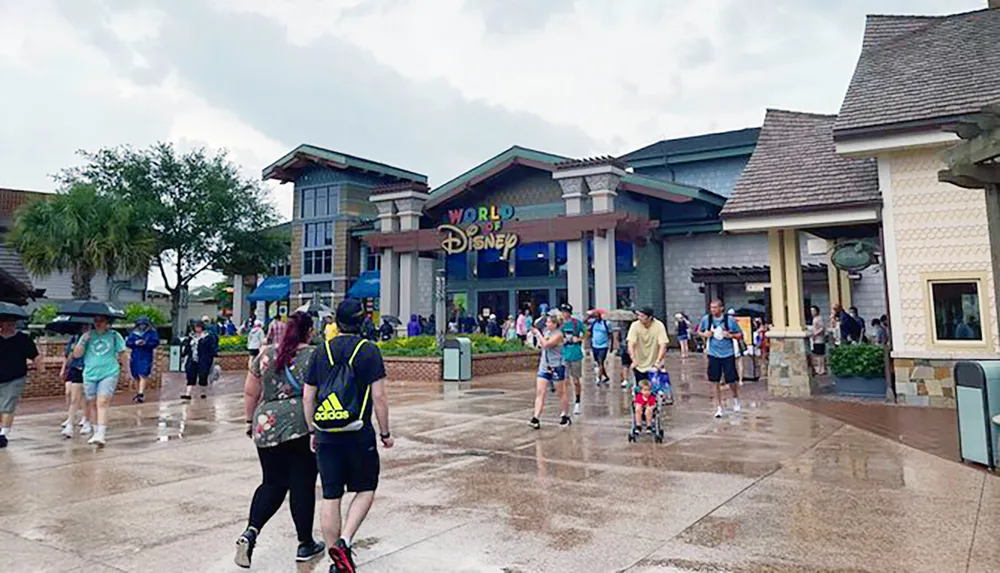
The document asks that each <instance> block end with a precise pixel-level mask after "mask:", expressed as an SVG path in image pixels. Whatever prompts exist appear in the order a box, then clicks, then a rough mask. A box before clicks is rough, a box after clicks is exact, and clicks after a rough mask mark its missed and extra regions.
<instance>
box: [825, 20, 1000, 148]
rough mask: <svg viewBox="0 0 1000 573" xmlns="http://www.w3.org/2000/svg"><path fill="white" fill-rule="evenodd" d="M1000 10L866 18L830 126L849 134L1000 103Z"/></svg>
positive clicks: (951, 114) (967, 111)
mask: <svg viewBox="0 0 1000 573" xmlns="http://www.w3.org/2000/svg"><path fill="white" fill-rule="evenodd" d="M998 41H1000V10H996V9H994V10H979V11H976V12H967V13H964V14H954V15H951V16H941V17H912V16H869V17H868V21H867V23H866V28H865V39H864V42H863V47H862V51H861V57H860V58H859V59H858V65H857V67H856V68H855V70H854V77H853V78H851V84H850V86H849V87H848V89H847V95H846V96H845V97H844V103H843V105H842V106H841V108H840V115H839V118H838V120H837V124H836V131H837V137H838V138H840V137H841V136H844V135H849V134H847V133H844V132H847V131H850V130H856V129H862V128H873V127H882V126H889V125H892V124H898V123H907V122H914V121H924V120H934V119H939V118H940V119H944V118H949V117H953V116H956V115H963V114H966V113H971V112H975V111H978V110H979V109H981V108H982V107H983V106H984V105H986V104H989V103H994V102H997V101H1000V50H998V49H997V44H998Z"/></svg>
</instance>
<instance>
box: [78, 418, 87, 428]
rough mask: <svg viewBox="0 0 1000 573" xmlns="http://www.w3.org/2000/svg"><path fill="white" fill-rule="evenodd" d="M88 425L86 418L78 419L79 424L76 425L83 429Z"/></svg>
mask: <svg viewBox="0 0 1000 573" xmlns="http://www.w3.org/2000/svg"><path fill="white" fill-rule="evenodd" d="M89 423H90V421H89V420H87V419H86V418H80V423H79V424H77V425H78V426H80V427H83V426H86V425H87V424H89Z"/></svg>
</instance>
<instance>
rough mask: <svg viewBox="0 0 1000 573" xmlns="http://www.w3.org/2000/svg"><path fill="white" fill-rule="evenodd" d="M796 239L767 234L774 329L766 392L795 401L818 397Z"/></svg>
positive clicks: (793, 234) (792, 233) (785, 233)
mask: <svg viewBox="0 0 1000 573" xmlns="http://www.w3.org/2000/svg"><path fill="white" fill-rule="evenodd" d="M798 235H799V234H798V231H797V230H795V229H788V230H770V231H768V244H769V247H770V255H771V304H772V310H771V313H772V316H773V317H774V328H773V329H772V330H771V331H769V332H768V339H769V340H770V343H771V350H770V355H769V358H768V364H767V391H768V394H770V395H771V396H779V397H791V398H796V397H806V396H812V395H815V394H817V393H818V387H817V385H816V381H815V380H813V377H812V368H811V367H810V365H809V333H808V332H807V330H806V328H805V316H804V309H803V306H802V303H803V297H802V264H801V255H800V253H799V236H798ZM779 325H780V326H779Z"/></svg>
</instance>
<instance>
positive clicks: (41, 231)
mask: <svg viewBox="0 0 1000 573" xmlns="http://www.w3.org/2000/svg"><path fill="white" fill-rule="evenodd" d="M66 183H67V185H66V187H65V190H64V191H63V192H61V193H59V194H56V195H53V196H52V197H50V198H46V199H42V200H40V201H35V202H33V203H30V204H28V205H27V206H25V207H23V208H22V209H20V210H19V211H18V213H17V215H16V218H15V220H14V227H13V229H12V231H11V233H10V236H9V241H10V243H11V245H13V247H14V248H15V249H16V250H17V251H18V253H20V255H21V260H22V261H23V262H24V265H25V266H26V267H27V268H28V270H30V271H31V272H32V273H34V274H36V275H48V274H51V273H54V272H65V271H70V272H71V273H72V277H73V278H72V280H73V298H75V299H80V300H85V299H90V298H91V290H90V284H91V281H92V280H93V278H94V275H96V274H97V272H98V271H101V270H103V271H105V272H107V273H108V275H112V274H125V275H136V274H145V273H146V272H147V270H148V269H149V262H150V260H151V258H152V257H153V255H154V253H155V251H154V247H155V240H154V237H153V235H152V234H151V233H150V232H149V231H148V229H147V228H146V227H144V226H143V225H142V224H141V223H140V220H139V218H138V216H137V213H136V211H135V209H133V208H132V207H131V206H130V205H129V204H128V203H123V202H120V201H117V200H115V199H114V198H113V197H109V196H105V195H101V194H99V193H98V192H97V190H96V188H95V187H94V186H93V185H90V184H87V183H85V182H81V181H78V180H73V179H72V178H70V179H67V180H66Z"/></svg>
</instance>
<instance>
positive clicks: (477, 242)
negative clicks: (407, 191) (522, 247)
mask: <svg viewBox="0 0 1000 573" xmlns="http://www.w3.org/2000/svg"><path fill="white" fill-rule="evenodd" d="M513 217H514V207H513V206H511V205H488V206H484V207H478V208H469V209H452V210H450V211H448V216H447V223H445V224H443V225H441V226H439V227H438V231H439V232H442V233H445V237H444V239H442V240H441V248H442V249H443V250H444V252H446V253H448V254H449V255H456V254H460V253H465V252H468V251H482V250H485V249H497V250H499V251H500V258H502V259H504V260H507V259H508V257H509V256H510V252H511V250H513V248H514V247H516V246H517V243H518V236H517V235H516V234H514V233H502V232H501V229H503V222H504V221H507V220H509V219H512V218H513Z"/></svg>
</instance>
